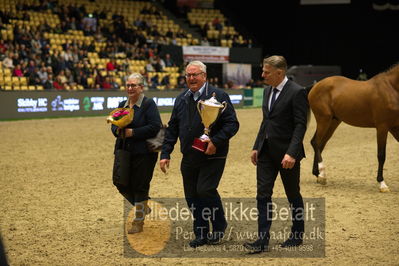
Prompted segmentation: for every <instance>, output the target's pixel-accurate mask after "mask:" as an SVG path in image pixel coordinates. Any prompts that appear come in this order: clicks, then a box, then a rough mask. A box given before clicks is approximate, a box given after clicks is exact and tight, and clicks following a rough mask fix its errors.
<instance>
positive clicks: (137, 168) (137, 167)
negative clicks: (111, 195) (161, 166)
mask: <svg viewBox="0 0 399 266" xmlns="http://www.w3.org/2000/svg"><path fill="white" fill-rule="evenodd" d="M157 159H158V153H155V152H154V153H147V154H135V155H133V156H132V158H131V169H130V170H131V176H130V179H129V184H128V185H127V186H122V185H117V188H118V190H119V192H120V193H121V194H122V195H123V196H124V197H125V198H126V199H127V200H128V201H129V202H130V203H131V204H132V205H135V203H136V202H141V201H145V200H148V198H149V197H148V195H149V191H150V182H151V179H152V175H153V173H154V167H155V164H156V162H157Z"/></svg>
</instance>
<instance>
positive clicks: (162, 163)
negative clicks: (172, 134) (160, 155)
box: [159, 159, 170, 174]
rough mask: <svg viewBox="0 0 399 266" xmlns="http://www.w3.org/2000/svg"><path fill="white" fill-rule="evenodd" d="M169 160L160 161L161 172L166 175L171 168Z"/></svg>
mask: <svg viewBox="0 0 399 266" xmlns="http://www.w3.org/2000/svg"><path fill="white" fill-rule="evenodd" d="M169 162H170V160H169V159H162V160H160V161H159V167H161V171H162V172H164V173H165V174H166V169H168V168H169Z"/></svg>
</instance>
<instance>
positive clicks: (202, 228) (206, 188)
mask: <svg viewBox="0 0 399 266" xmlns="http://www.w3.org/2000/svg"><path fill="white" fill-rule="evenodd" d="M196 153H197V152H195V153H194V154H193V155H192V154H190V155H184V156H183V159H182V162H181V168H180V170H181V173H182V176H183V185H184V195H185V198H186V201H187V205H188V207H189V208H190V210H191V211H192V214H193V217H194V222H193V231H194V234H195V236H196V237H203V238H204V237H206V235H207V234H208V233H209V231H210V224H209V222H211V224H212V229H213V231H214V232H215V231H223V230H224V229H225V226H226V225H227V222H226V218H225V215H224V210H223V206H222V201H221V199H220V196H219V193H218V191H217V187H218V185H219V182H220V179H221V177H222V174H223V170H224V166H225V164H226V159H225V158H223V159H203V156H202V158H201V157H197V158H196V156H195V154H196Z"/></svg>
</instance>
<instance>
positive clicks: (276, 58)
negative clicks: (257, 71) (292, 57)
mask: <svg viewBox="0 0 399 266" xmlns="http://www.w3.org/2000/svg"><path fill="white" fill-rule="evenodd" d="M263 65H271V66H273V67H275V68H278V69H282V70H284V71H285V72H286V71H287V61H286V60H285V58H284V56H281V55H272V56H269V57H266V58H265V59H263Z"/></svg>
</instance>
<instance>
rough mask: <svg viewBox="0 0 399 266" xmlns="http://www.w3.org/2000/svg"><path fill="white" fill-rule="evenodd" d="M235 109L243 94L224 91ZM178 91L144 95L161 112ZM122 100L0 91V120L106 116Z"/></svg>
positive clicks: (121, 94)
mask: <svg viewBox="0 0 399 266" xmlns="http://www.w3.org/2000/svg"><path fill="white" fill-rule="evenodd" d="M226 92H227V93H228V94H229V96H230V99H231V102H232V103H233V104H234V106H235V107H241V106H243V104H244V92H243V90H226ZM180 93H181V91H162V92H161V91H146V92H145V95H146V96H147V97H149V98H152V99H153V100H154V101H155V103H156V104H157V106H158V109H159V111H161V112H170V111H172V108H173V105H174V103H175V100H176V97H177V96H178V95H179V94H180ZM125 99H126V92H125V91H75V92H70V91H2V92H0V120H8V119H26V118H46V117H70V116H93V115H107V114H109V113H110V112H111V111H112V110H113V109H115V108H117V107H118V104H119V102H121V101H123V100H125Z"/></svg>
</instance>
